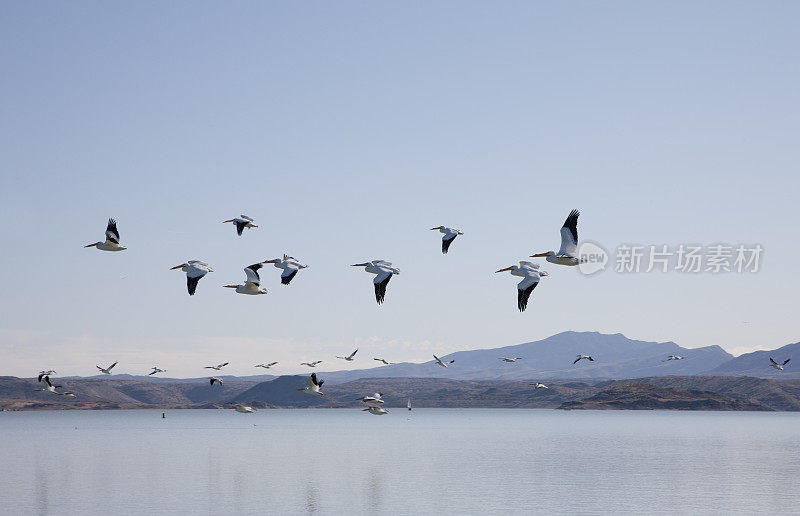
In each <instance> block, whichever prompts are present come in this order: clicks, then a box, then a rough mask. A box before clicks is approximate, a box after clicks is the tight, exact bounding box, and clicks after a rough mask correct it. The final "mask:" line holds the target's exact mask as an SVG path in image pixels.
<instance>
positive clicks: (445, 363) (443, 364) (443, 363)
mask: <svg viewBox="0 0 800 516" xmlns="http://www.w3.org/2000/svg"><path fill="white" fill-rule="evenodd" d="M433 358H434V359H435V360H436V364H437V365H440V366H442V367H447V365H448V364H452V363H453V362H455V360H451V361H449V362H442V360H441V359H440V358H439V357H437V356H436V355H433Z"/></svg>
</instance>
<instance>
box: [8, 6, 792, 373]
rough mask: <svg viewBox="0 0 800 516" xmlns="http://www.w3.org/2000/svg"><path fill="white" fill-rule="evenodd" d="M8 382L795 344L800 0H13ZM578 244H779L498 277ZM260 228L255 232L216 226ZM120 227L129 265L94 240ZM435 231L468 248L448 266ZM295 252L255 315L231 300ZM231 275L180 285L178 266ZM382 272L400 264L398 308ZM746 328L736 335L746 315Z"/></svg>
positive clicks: (247, 304)
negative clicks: (545, 350)
mask: <svg viewBox="0 0 800 516" xmlns="http://www.w3.org/2000/svg"><path fill="white" fill-rule="evenodd" d="M0 10H1V11H2V12H1V13H0V38H1V41H2V45H0V70H1V71H2V80H0V113H2V115H0V141H2V142H3V143H2V150H1V151H0V152H1V154H0V215H2V218H3V220H4V224H2V225H0V241H2V242H3V247H2V267H1V268H0V282H2V285H3V290H2V294H0V313H2V314H3V316H2V318H0V356H2V361H0V374H13V375H31V374H33V373H35V372H37V371H38V370H39V369H41V368H51V367H52V368H54V369H56V370H57V371H58V372H59V373H61V374H81V375H83V374H91V373H93V367H94V364H95V363H110V362H113V361H114V360H119V361H120V366H119V370H120V372H130V373H141V372H146V370H147V368H149V367H150V366H152V365H159V366H160V367H162V368H165V369H168V370H169V372H170V375H175V376H198V375H201V374H203V370H202V369H200V368H199V367H200V366H203V365H207V364H211V363H217V362H220V361H225V360H229V361H230V362H231V366H230V368H229V371H228V372H229V373H232V374H252V373H255V372H257V370H254V369H253V368H252V367H251V366H252V365H253V364H256V363H258V362H261V361H271V360H278V361H280V362H281V367H280V368H278V369H277V371H278V372H296V371H300V370H301V369H300V368H299V367H298V366H296V365H294V364H297V363H299V362H300V361H302V360H313V359H322V360H325V362H324V363H323V366H328V367H330V368H333V367H335V368H340V367H341V364H339V363H334V362H333V358H332V357H333V355H340V354H342V353H349V352H350V351H352V349H354V348H355V347H360V348H361V350H362V351H361V352H360V354H359V355H358V358H360V359H361V360H360V361H357V362H355V363H354V364H353V367H364V366H367V365H372V364H371V362H372V361H371V360H370V359H371V358H372V357H373V356H386V357H387V358H388V359H390V360H413V361H422V360H427V359H429V358H430V354H431V353H432V352H436V353H437V354H438V353H441V354H445V353H447V352H450V351H455V350H461V349H471V348H481V347H494V346H502V345H509V344H516V343H520V342H524V341H529V340H536V339H539V338H543V337H546V336H548V335H551V334H553V333H556V332H560V331H564V330H597V331H602V332H622V333H625V334H626V335H628V336H629V337H633V338H640V339H647V340H674V341H676V342H677V343H678V344H681V345H684V346H687V347H697V346H703V345H711V344H718V345H721V346H722V347H724V348H725V349H727V350H728V351H731V352H733V353H737V354H738V353H741V352H744V351H748V350H752V349H756V348H773V347H778V346H781V345H784V344H786V343H788V342H794V341H797V340H798V337H797V323H796V320H797V311H798V302H797V291H798V288H800V281H798V279H797V274H795V273H794V272H793V270H791V269H790V264H791V263H793V262H794V260H795V257H796V256H798V253H799V252H800V245H798V243H797V240H796V238H795V237H796V234H797V226H798V217H797V215H796V210H795V209H794V205H795V204H796V200H795V199H796V197H797V192H798V190H799V189H800V179H798V174H797V169H798V162H799V161H800V160H799V159H798V158H800V148H799V147H798V145H797V141H798V136H800V134H799V132H800V131H798V129H799V128H800V112H799V111H800V109H798V105H799V104H798V100H799V99H798V84H800V71H799V70H798V61H797V48H799V45H800V36H798V33H797V30H796V20H797V19H798V17H800V5H798V4H796V3H793V2H759V3H754V2H677V3H676V2H670V3H666V2H660V3H656V2H633V1H631V2H569V3H554V2H527V1H525V2H522V1H520V2H499V3H498V2H463V1H459V2H395V3H389V2H312V3H300V4H298V3H287V2H237V3H235V4H220V3H217V2H170V3H167V4H164V3H161V2H136V3H127V4H120V3H111V4H109V3H107V2H70V3H66V2H35V3H30V2H15V3H12V2H6V3H4V4H3V6H2V8H0ZM572 208H578V209H580V210H581V212H582V216H581V219H580V223H579V232H580V236H581V238H585V239H590V240H592V241H595V242H599V243H601V244H603V245H604V246H606V247H607V248H609V249H612V250H613V249H614V248H615V247H616V246H617V245H619V244H621V243H641V244H669V245H678V244H680V243H701V244H714V243H718V242H729V243H732V244H738V243H760V244H761V245H762V246H763V247H764V249H765V251H764V256H763V262H762V270H761V271H760V272H759V273H758V274H755V275H737V274H728V275H718V276H714V275H708V274H701V275H693V276H692V275H685V274H679V273H669V274H659V273H651V274H637V275H620V274H615V273H613V272H606V273H604V274H601V275H598V276H596V277H585V276H581V275H580V274H579V273H578V271H576V270H574V269H568V268H565V267H557V266H554V265H550V264H544V265H543V268H544V269H546V270H548V271H549V272H550V273H551V275H550V276H549V277H547V278H545V279H544V280H543V281H542V284H541V285H540V286H539V288H538V289H537V290H536V291H535V293H534V295H533V297H532V301H531V303H530V304H529V306H528V311H527V312H525V313H524V314H520V313H519V312H518V311H517V310H516V289H515V284H516V279H515V278H511V277H510V276H507V275H503V276H501V275H499V274H498V275H495V274H493V271H494V270H497V269H499V268H502V267H506V266H508V265H511V264H513V263H515V262H516V261H518V260H520V259H524V258H525V257H526V256H527V255H529V254H532V253H533V252H536V251H545V250H548V249H553V248H554V247H557V245H558V228H559V226H560V225H561V224H562V222H563V221H564V218H565V217H566V215H567V213H568V212H569V210H570V209H572ZM240 213H245V214H248V215H250V216H252V217H254V218H256V220H257V221H258V222H259V223H260V224H261V227H260V228H259V229H254V230H249V231H247V233H246V234H245V235H244V236H243V237H242V238H238V237H236V236H235V234H234V231H233V229H232V228H231V227H230V225H224V224H221V221H223V220H226V219H228V218H231V217H233V216H236V215H238V214H240ZM108 217H115V218H116V219H117V221H118V224H119V229H120V232H121V234H122V241H123V244H124V245H127V246H128V247H129V250H127V251H125V252H123V253H103V252H99V251H97V250H94V249H84V248H83V247H82V246H83V245H85V244H88V243H90V242H95V241H97V240H99V239H100V238H101V237H102V235H103V230H104V228H105V220H106V219H107V218H108ZM440 224H445V225H451V226H455V227H458V228H460V229H462V230H463V231H464V232H465V233H466V234H465V235H464V236H463V237H459V239H458V240H457V241H456V242H455V243H454V244H453V246H452V248H451V252H450V254H448V255H446V256H443V255H442V254H441V253H440V252H439V245H440V244H439V242H440V240H439V239H440V236H441V235H440V234H438V233H435V232H432V231H428V228H431V227H433V226H438V225H440ZM283 252H288V253H290V254H292V255H294V256H296V257H297V258H299V259H301V260H302V261H304V262H306V263H308V264H310V265H311V268H309V269H308V270H305V271H302V272H301V273H300V274H299V275H298V277H297V278H296V279H295V280H294V282H293V283H292V285H291V286H289V287H284V286H282V285H280V284H279V281H278V274H279V271H278V270H277V269H274V268H272V267H270V268H268V269H266V270H265V271H264V273H263V274H262V278H263V280H264V284H265V286H266V287H267V288H268V289H269V290H270V293H269V294H268V295H267V296H258V297H250V296H241V295H236V294H234V293H233V292H231V291H229V290H228V289H223V288H221V285H224V284H228V283H238V282H240V281H241V280H242V279H243V272H242V267H244V266H246V265H248V264H250V263H253V262H256V261H260V260H264V259H268V258H274V257H277V256H279V255H280V254H282V253H283ZM192 258H197V259H202V260H205V261H207V262H209V263H210V264H211V266H212V267H214V269H215V271H216V272H214V273H213V274H210V275H209V276H208V277H207V278H205V279H204V280H202V281H201V282H200V286H199V288H198V293H197V295H196V296H194V297H189V296H188V295H187V294H186V290H185V280H184V278H183V276H182V274H181V273H178V272H175V271H170V270H169V268H170V267H171V266H174V265H177V264H179V263H181V262H183V261H185V260H187V259H192ZM373 258H383V259H387V260H390V261H392V262H394V263H395V265H397V266H398V267H399V268H400V269H401V270H402V274H401V275H400V276H398V277H396V278H395V279H393V280H392V282H391V283H390V285H389V288H388V293H387V297H386V304H385V305H383V306H381V307H378V306H377V305H376V303H375V300H374V296H373V293H372V285H371V280H372V276H371V275H368V274H365V273H364V272H363V271H360V270H356V269H354V268H351V267H348V265H349V264H351V263H357V262H360V261H365V260H369V259H373ZM743 321H747V322H748V324H744V323H743Z"/></svg>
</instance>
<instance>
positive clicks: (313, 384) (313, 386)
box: [297, 373, 325, 396]
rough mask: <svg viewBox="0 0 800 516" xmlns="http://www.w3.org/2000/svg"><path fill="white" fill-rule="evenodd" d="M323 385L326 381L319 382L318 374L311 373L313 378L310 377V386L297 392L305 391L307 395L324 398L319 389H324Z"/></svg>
mask: <svg viewBox="0 0 800 516" xmlns="http://www.w3.org/2000/svg"><path fill="white" fill-rule="evenodd" d="M323 383H325V380H319V381H317V373H311V376H309V377H308V385H306V386H305V387H302V388H300V389H297V390H298V391H305V392H306V393H307V394H314V395H316V396H322V395H323V394H322V392H320V390H319V388H320V387H322V384H323Z"/></svg>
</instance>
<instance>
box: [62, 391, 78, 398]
mask: <svg viewBox="0 0 800 516" xmlns="http://www.w3.org/2000/svg"><path fill="white" fill-rule="evenodd" d="M61 395H62V396H64V397H65V398H74V397H75V393H74V392H62V393H61Z"/></svg>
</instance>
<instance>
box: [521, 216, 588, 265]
mask: <svg viewBox="0 0 800 516" xmlns="http://www.w3.org/2000/svg"><path fill="white" fill-rule="evenodd" d="M579 216H580V212H579V211H578V210H572V211H571V212H569V215H568V216H567V220H565V221H564V225H563V226H561V248H560V249H559V250H558V252H557V253H556V252H554V251H547V252H546V253H536V254H533V255H531V258H538V257H546V258H545V260H547V261H548V262H550V263H556V264H558V265H578V264H580V263H581V260H580V258H579V257H578V217H579Z"/></svg>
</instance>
